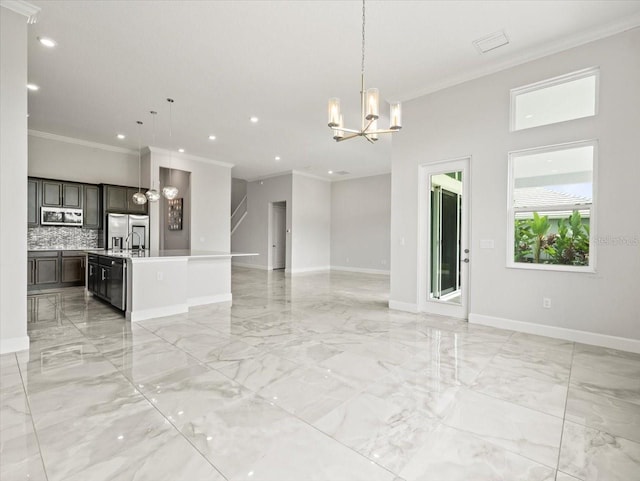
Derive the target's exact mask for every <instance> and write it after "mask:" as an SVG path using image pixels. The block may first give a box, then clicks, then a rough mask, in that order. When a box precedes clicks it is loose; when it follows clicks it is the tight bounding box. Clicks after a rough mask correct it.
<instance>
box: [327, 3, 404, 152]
mask: <svg viewBox="0 0 640 481" xmlns="http://www.w3.org/2000/svg"><path fill="white" fill-rule="evenodd" d="M364 27H365V8H364V0H362V66H361V69H360V111H361V119H360V120H361V123H360V129H347V128H345V127H344V123H343V120H342V113H341V112H340V99H339V98H336V97H334V98H331V99H329V109H328V111H329V127H330V128H331V130H333V138H334V140H335V141H336V142H342V141H343V140H349V139H353V138H354V137H364V138H365V139H367V140H368V141H369V142H371V143H374V142H375V141H376V140H378V135H379V134H390V133H393V132H397V131H398V130H400V129H401V128H402V106H401V104H400V102H391V103H390V115H389V128H388V129H386V130H384V129H383V130H378V117H379V113H380V94H379V92H378V89H377V88H369V89H366V90H365V86H364V45H365V42H364V40H365V38H364V32H365V29H364Z"/></svg>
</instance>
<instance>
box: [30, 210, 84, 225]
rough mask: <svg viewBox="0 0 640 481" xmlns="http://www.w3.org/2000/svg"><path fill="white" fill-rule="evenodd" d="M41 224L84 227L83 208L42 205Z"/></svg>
mask: <svg viewBox="0 0 640 481" xmlns="http://www.w3.org/2000/svg"><path fill="white" fill-rule="evenodd" d="M40 224H41V225H66V226H72V227H73V226H76V227H82V209H70V208H67V207H62V208H61V207H41V208H40Z"/></svg>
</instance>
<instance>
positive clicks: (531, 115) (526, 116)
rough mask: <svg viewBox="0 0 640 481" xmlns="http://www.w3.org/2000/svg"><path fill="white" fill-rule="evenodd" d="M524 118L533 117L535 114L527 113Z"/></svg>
mask: <svg viewBox="0 0 640 481" xmlns="http://www.w3.org/2000/svg"><path fill="white" fill-rule="evenodd" d="M524 118H525V119H532V118H533V114H529V115H525V116H524Z"/></svg>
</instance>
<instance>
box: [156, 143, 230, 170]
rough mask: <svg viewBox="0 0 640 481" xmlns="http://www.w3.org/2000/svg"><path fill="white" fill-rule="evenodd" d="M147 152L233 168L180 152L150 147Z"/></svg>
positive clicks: (222, 163)
mask: <svg viewBox="0 0 640 481" xmlns="http://www.w3.org/2000/svg"><path fill="white" fill-rule="evenodd" d="M148 150H149V152H152V153H154V154H162V155H171V156H173V157H174V158H176V159H187V160H193V161H195V162H203V163H205V164H211V165H217V166H219V167H227V168H229V169H231V168H233V165H234V164H230V163H228V162H221V161H219V160H213V159H208V158H206V157H200V156H197V155H191V154H181V153H180V152H174V151H172V150H168V149H161V148H160V147H154V146H152V145H150V146H149V147H148Z"/></svg>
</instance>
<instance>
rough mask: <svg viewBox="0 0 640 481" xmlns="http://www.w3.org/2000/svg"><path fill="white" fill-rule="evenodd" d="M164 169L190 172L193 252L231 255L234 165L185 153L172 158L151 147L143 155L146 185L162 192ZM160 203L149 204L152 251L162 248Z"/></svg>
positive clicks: (174, 155)
mask: <svg viewBox="0 0 640 481" xmlns="http://www.w3.org/2000/svg"><path fill="white" fill-rule="evenodd" d="M162 167H164V168H169V167H172V168H173V169H177V170H182V171H185V172H190V173H191V175H190V189H191V233H190V236H191V249H193V250H207V251H217V252H229V249H230V241H229V233H230V216H229V209H230V208H231V207H230V205H231V167H233V166H232V164H226V163H223V162H216V161H213V160H210V159H204V158H201V157H196V156H191V155H185V154H175V153H174V154H173V155H171V156H170V155H169V152H168V151H166V150H163V149H158V148H155V147H149V148H147V149H145V152H144V153H143V169H142V171H143V175H144V176H145V178H144V179H143V183H146V184H148V185H152V184H153V185H154V186H155V187H156V189H157V190H158V191H160V192H161V191H162V185H161V184H160V168H162ZM145 181H146V182H145ZM160 202H166V200H165V199H164V198H163V197H161V198H160V200H159V201H158V202H153V203H151V204H150V205H149V216H150V222H151V239H150V241H151V248H152V249H157V248H158V246H159V245H160V242H159V238H160V228H159V225H160V218H159V216H160V208H159V203H160Z"/></svg>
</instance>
